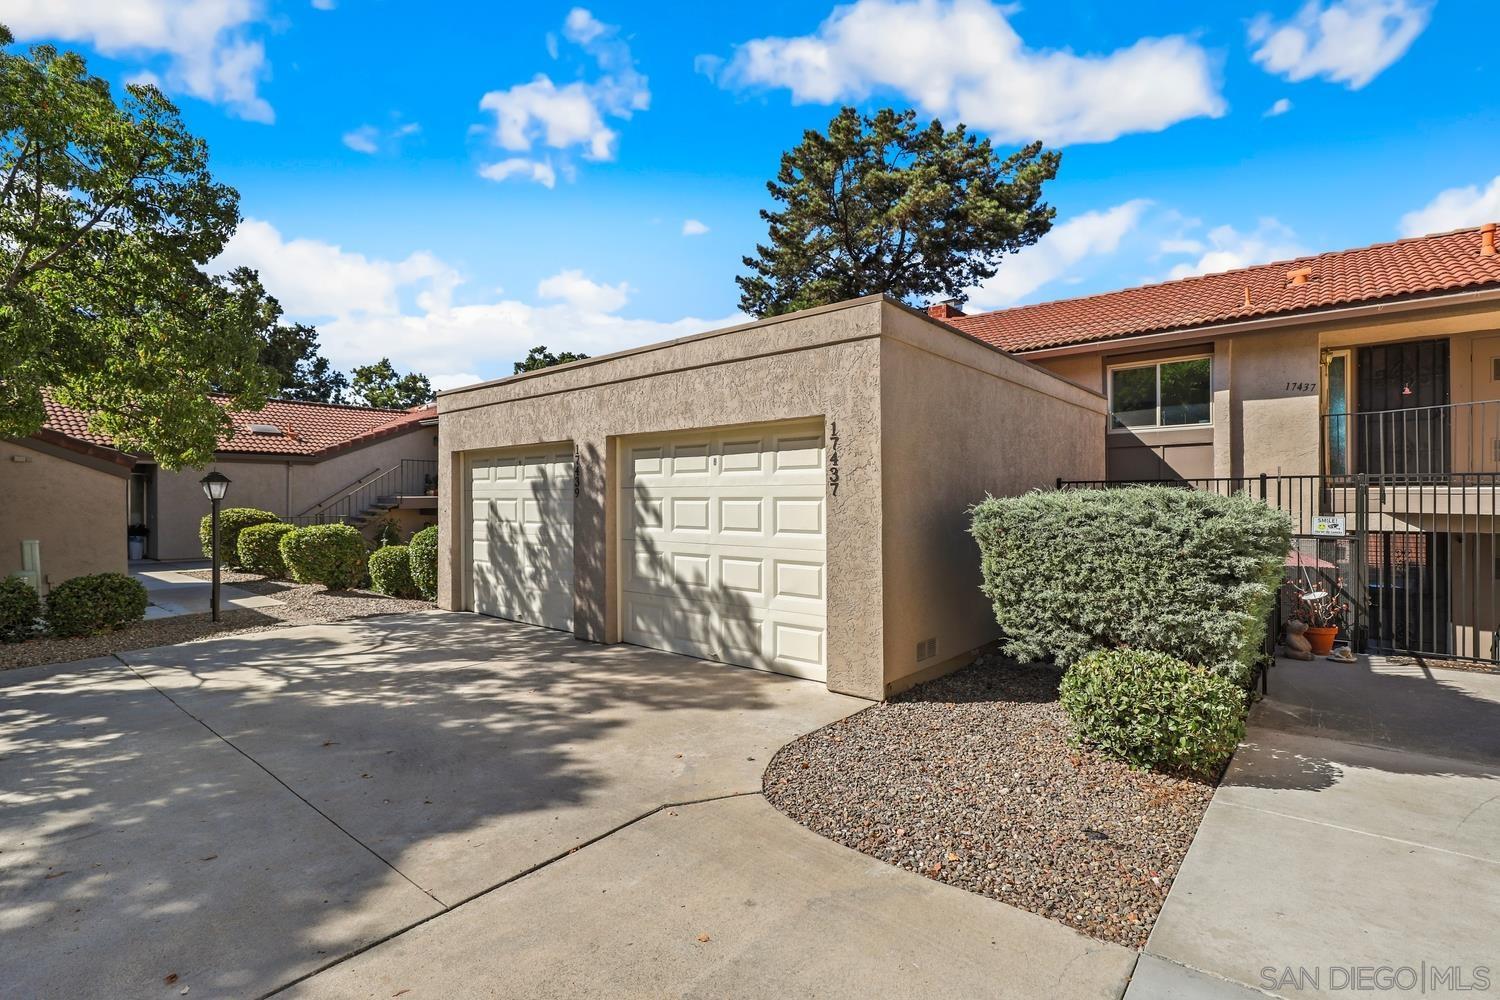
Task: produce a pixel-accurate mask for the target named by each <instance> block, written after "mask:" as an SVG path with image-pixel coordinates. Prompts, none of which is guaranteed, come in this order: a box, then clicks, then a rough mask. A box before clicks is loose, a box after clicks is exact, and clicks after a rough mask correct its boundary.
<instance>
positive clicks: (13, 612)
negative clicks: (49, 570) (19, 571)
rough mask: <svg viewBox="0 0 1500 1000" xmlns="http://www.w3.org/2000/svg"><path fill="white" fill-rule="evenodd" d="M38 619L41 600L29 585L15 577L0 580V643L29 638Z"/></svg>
mask: <svg viewBox="0 0 1500 1000" xmlns="http://www.w3.org/2000/svg"><path fill="white" fill-rule="evenodd" d="M40 617H42V599H41V598H40V597H38V596H37V594H36V591H35V590H33V589H32V587H31V584H29V583H27V582H26V581H25V580H22V579H21V578H20V577H17V576H7V577H5V578H4V579H0V642H20V641H21V640H23V639H29V638H31V632H32V629H33V628H35V626H36V620H37V619H38V618H40Z"/></svg>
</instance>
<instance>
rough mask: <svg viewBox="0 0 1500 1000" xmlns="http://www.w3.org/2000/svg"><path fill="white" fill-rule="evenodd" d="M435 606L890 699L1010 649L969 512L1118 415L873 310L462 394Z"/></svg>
mask: <svg viewBox="0 0 1500 1000" xmlns="http://www.w3.org/2000/svg"><path fill="white" fill-rule="evenodd" d="M438 412H439V445H438V447H439V461H440V469H441V472H442V476H443V480H444V481H445V482H446V483H451V484H456V485H457V488H449V489H444V490H443V491H442V494H443V496H442V500H441V509H440V524H441V526H442V537H443V539H444V543H443V547H442V554H441V569H440V575H439V603H440V604H441V605H442V606H443V607H445V608H452V609H469V610H474V611H478V612H481V613H484V614H492V615H496V616H499V617H502V618H509V619H513V620H517V621H522V622H529V623H532V624H536V625H543V626H546V627H549V628H556V629H563V630H567V631H571V632H574V633H576V634H577V635H578V636H579V637H580V638H584V639H590V640H594V641H603V642H629V643H636V644H639V645H644V646H651V647H654V648H658V649H665V650H671V651H673V652H678V653H684V654H687V655H691V656H696V657H701V658H705V659H713V660H719V661H722V662H725V663H729V664H737V665H742V666H749V667H756V668H760V669H765V670H772V671H776V672H778V673H786V674H792V675H795V676H798V677H806V678H812V679H816V680H821V681H825V682H826V683H827V685H828V687H829V688H831V689H833V690H835V691H841V692H845V693H848V694H854V695H859V696H863V697H866V698H881V697H884V696H885V695H887V694H889V693H891V692H893V691H895V690H898V689H900V688H902V687H905V686H907V685H909V684H911V683H913V682H915V681H917V680H920V679H922V678H924V677H927V676H933V675H936V674H938V673H941V672H943V671H944V670H945V669H950V668H951V667H953V666H955V665H958V664H959V663H961V662H963V661H964V659H965V658H966V657H968V656H970V655H972V653H973V652H974V651H975V650H976V649H978V648H980V647H982V646H983V645H984V644H986V643H987V642H989V641H990V640H992V639H993V638H994V637H995V632H996V630H995V625H994V619H993V615H992V614H991V611H990V609H989V607H988V605H987V603H986V601H985V599H984V597H983V596H982V595H981V594H980V593H979V590H978V583H979V570H978V555H977V551H976V550H975V548H974V545H973V541H972V540H971V539H970V538H969V537H968V535H967V523H968V521H967V515H966V510H967V508H968V506H969V505H970V504H972V503H974V502H976V501H978V500H979V499H982V498H983V496H984V495H985V494H986V493H987V492H989V493H996V494H1001V493H1017V492H1023V491H1025V490H1027V489H1030V488H1033V487H1038V486H1043V485H1047V484H1050V483H1051V482H1052V481H1053V480H1054V478H1055V477H1057V476H1058V475H1063V474H1066V475H1069V476H1079V475H1084V476H1090V475H1102V472H1103V469H1102V464H1103V456H1104V448H1103V443H1102V435H1103V432H1104V412H1105V402H1104V399H1103V398H1102V397H1101V396H1099V395H1098V394H1096V393H1094V392H1090V391H1088V390H1086V389H1083V388H1081V387H1079V386H1077V385H1075V384H1073V383H1071V382H1068V381H1065V380H1063V379H1061V378H1058V377H1057V376H1054V375H1051V374H1049V373H1047V372H1045V371H1043V370H1041V369H1039V368H1036V367H1035V366H1033V365H1030V364H1028V363H1026V362H1024V361H1020V360H1017V359H1016V358H1014V357H1011V356H1010V355H1007V354H1004V353H1003V352H1001V351H999V350H997V349H995V348H993V347H990V346H988V345H985V344H983V343H981V342H979V341H977V340H974V339H971V338H969V337H967V336H965V335H963V334H960V333H958V332H957V331H955V330H954V329H953V328H951V327H949V326H946V325H944V324H942V323H939V322H937V321H935V320H933V319H930V318H928V317H927V316H925V315H922V314H920V313H916V312H913V311H911V310H909V309H906V308H905V307H903V306H901V305H898V304H896V303H893V302H890V301H887V300H885V299H882V298H879V297H872V298H867V299H860V300H856V301H854V302H849V303H843V304H840V305H836V306H829V307H825V308H821V309H815V310H809V311H806V312H801V313H795V314H791V315H787V316H781V317H776V318H774V319H769V320H763V321H761V322H758V323H753V324H749V325H746V326H740V327H734V328H731V329H727V330H719V331H714V332H711V333H706V334H701V335H698V336H695V337H688V338H683V339H681V340H675V341H669V342H666V343H661V344H654V345H651V346H648V347H643V348H639V349H637V350H632V351H626V352H622V353H619V354H614V355H610V356H607V357H600V358H593V359H589V360H587V361H581V362H575V363H573V364H569V365H563V366H558V367H556V368H550V369H544V370H542V371H537V372H530V373H526V374H523V375H518V376H515V377H512V378H507V379H501V380H498V381H495V382H489V383H482V384H480V385H475V386H469V387H465V388H463V389H459V390H454V391H451V392H448V393H444V394H443V395H441V396H440V397H439V400H438Z"/></svg>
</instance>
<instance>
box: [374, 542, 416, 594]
mask: <svg viewBox="0 0 1500 1000" xmlns="http://www.w3.org/2000/svg"><path fill="white" fill-rule="evenodd" d="M370 586H371V587H372V588H373V589H374V590H375V592H376V593H378V594H385V595H386V596H387V597H415V596H417V587H416V584H414V583H412V580H411V556H410V554H409V553H408V552H407V551H406V546H405V545H387V546H385V547H384V548H380V549H376V550H375V551H374V552H371V553H370Z"/></svg>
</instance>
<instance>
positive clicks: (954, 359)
mask: <svg viewBox="0 0 1500 1000" xmlns="http://www.w3.org/2000/svg"><path fill="white" fill-rule="evenodd" d="M885 333H886V336H885V338H884V339H883V340H882V341H881V386H880V390H881V420H880V424H881V428H882V434H881V442H882V443H881V455H880V457H881V466H880V468H881V479H882V482H883V486H882V489H881V495H882V497H883V516H884V524H883V531H882V536H883V547H884V554H883V556H882V570H883V575H884V580H885V582H884V586H883V588H882V589H883V592H884V600H885V611H884V633H885V635H884V638H885V682H886V692H887V693H892V692H894V691H897V690H899V689H901V688H903V687H906V686H908V685H909V684H911V683H912V682H914V681H916V680H919V679H922V678H925V677H927V676H931V675H934V674H936V673H941V672H943V671H945V670H947V669H951V668H953V667H955V666H960V665H962V664H963V663H967V662H968V661H969V660H970V659H971V658H972V654H973V652H974V651H975V650H976V649H978V648H979V647H981V646H983V645H985V644H986V643H988V642H990V641H992V640H994V639H996V638H998V635H999V633H998V629H997V628H996V626H995V616H994V612H993V610H992V609H991V607H990V604H989V601H988V600H987V599H986V598H985V597H984V595H983V594H981V593H980V591H979V584H980V573H979V550H978V548H977V547H976V546H975V544H974V539H973V538H972V537H971V536H970V535H969V532H968V529H969V516H968V508H969V507H970V506H972V505H973V504H975V503H977V502H979V501H980V500H982V499H984V497H985V495H986V494H993V495H995V496H1015V495H1019V494H1021V493H1025V492H1027V491H1028V490H1033V489H1039V488H1041V489H1051V488H1052V487H1053V483H1054V481H1055V480H1056V479H1057V478H1058V477H1059V476H1062V477H1065V478H1079V479H1098V478H1101V477H1102V476H1103V475H1104V440H1103V439H1104V416H1105V403H1104V399H1103V397H1102V396H1100V395H1099V394H1098V393H1096V392H1089V391H1086V390H1084V389H1081V388H1079V387H1078V386H1076V385H1074V384H1072V383H1070V382H1064V381H1061V380H1060V379H1058V378H1056V377H1053V376H1052V375H1051V374H1050V373H1049V372H1046V371H1044V370H1042V369H1039V368H1037V367H1035V366H1033V365H1030V364H1028V363H1026V362H1023V361H1020V360H1017V359H1016V358H1013V357H1010V356H1008V355H1004V354H1000V353H998V352H996V351H994V350H991V349H989V348H987V347H985V346H983V345H981V344H977V343H974V342H972V341H969V340H965V339H961V338H958V337H940V336H934V334H933V331H932V330H931V329H930V326H929V324H928V323H927V322H926V321H925V320H924V319H922V318H920V317H917V316H913V315H912V314H910V313H908V312H906V311H905V310H902V309H900V308H898V307H896V306H894V305H887V307H886V324H885ZM840 433H841V434H844V433H846V432H844V431H843V429H842V425H841V429H840ZM833 586H835V587H836V586H838V581H837V579H835V580H834V583H833ZM927 638H936V639H937V640H938V642H937V645H938V651H937V654H936V656H935V657H933V658H931V659H929V660H924V661H920V662H919V661H918V660H917V643H919V642H921V641H922V640H924V639H927Z"/></svg>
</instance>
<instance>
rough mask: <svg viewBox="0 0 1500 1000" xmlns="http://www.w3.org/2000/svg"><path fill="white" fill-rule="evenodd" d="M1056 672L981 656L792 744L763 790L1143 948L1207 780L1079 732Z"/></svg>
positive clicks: (897, 857) (895, 857)
mask: <svg viewBox="0 0 1500 1000" xmlns="http://www.w3.org/2000/svg"><path fill="white" fill-rule="evenodd" d="M1060 676H1061V673H1060V671H1058V670H1057V669H1055V668H1052V667H1047V666H1041V665H1013V664H1010V663H1008V662H1006V661H1003V660H1001V659H999V658H994V657H986V658H982V659H981V660H979V661H978V662H976V663H975V664H973V665H971V666H969V667H967V668H965V669H963V670H961V671H959V672H957V673H954V674H950V675H948V676H946V677H942V678H939V679H938V680H935V681H931V682H929V683H927V684H923V685H920V686H918V687H916V688H913V689H912V690H910V691H908V692H906V693H904V694H902V695H899V696H897V697H896V698H894V699H892V700H891V701H890V702H889V703H886V704H882V705H875V706H872V707H871V708H868V709H866V710H865V711H863V712H861V713H859V714H858V715H855V716H852V717H850V718H848V719H844V720H842V721H840V722H836V723H834V724H833V725H831V726H827V727H825V728H823V729H819V730H817V731H816V732H812V733H809V734H807V735H806V736H803V737H801V738H799V739H798V740H796V741H795V742H793V743H791V744H789V745H788V746H786V747H785V748H783V749H782V750H781V751H780V752H779V753H777V755H776V756H775V758H774V759H773V760H772V761H771V764H770V766H769V767H768V768H767V769H766V774H765V781H764V787H765V793H766V797H767V798H768V799H769V800H770V801H771V803H772V804H773V805H775V806H776V807H777V808H778V809H780V810H781V811H782V812H784V813H786V814H787V815H788V816H790V817H791V818H792V819H794V820H796V821H797V822H798V823H801V824H802V825H803V826H805V827H807V828H808V829H810V830H812V831H814V832H816V833H819V834H822V835H823V836H825V837H828V838H830V839H832V840H836V841H838V842H839V843H841V844H844V845H845V846H847V847H852V848H854V849H855V850H857V851H861V852H863V853H865V854H868V855H870V856H872V857H875V858H879V859H880V860H882V861H885V862H887V863H889V864H893V865H896V866H898V867H900V868H905V869H908V870H909V871H914V872H917V873H919V874H922V875H926V876H927V877H929V878H933V879H937V880H939V881H942V882H947V883H949V884H950V885H954V886H958V887H959V888H962V889H968V890H969V891H971V892H977V893H981V894H983V895H986V896H991V897H994V898H995V899H998V900H1001V901H1003V902H1006V903H1009V904H1011V905H1012V906H1017V907H1020V908H1021V909H1025V910H1030V911H1032V912H1033V913H1039V914H1041V915H1042V916H1044V917H1049V918H1051V919H1053V920H1057V921H1060V922H1062V923H1064V924H1067V925H1068V926H1070V927H1074V928H1076V929H1078V930H1080V931H1082V932H1083V933H1085V934H1089V935H1091V936H1093V937H1096V938H1100V939H1103V940H1105V941H1113V942H1116V943H1118V944H1122V945H1126V946H1128V947H1132V948H1140V947H1142V946H1144V945H1145V943H1146V937H1147V935H1148V934H1149V933H1150V931H1151V925H1152V924H1153V923H1154V922H1155V920H1156V915H1157V913H1158V912H1159V911H1160V910H1161V906H1162V903H1163V901H1164V900H1165V899H1166V896H1167V890H1168V889H1169V888H1171V884H1172V879H1173V878H1174V877H1176V875H1177V870H1178V867H1179V866H1180V865H1181V863H1182V859H1183V857H1184V855H1186V854H1187V849H1188V846H1189V845H1190V844H1191V843H1192V840H1193V835H1194V833H1196V832H1197V829H1198V823H1199V821H1200V820H1201V819H1202V817H1203V812H1204V810H1205V809H1207V808H1208V803H1209V799H1210V798H1212V796H1213V785H1212V784H1210V783H1206V782H1202V781H1195V780H1191V779H1183V778H1173V777H1167V776H1165V775H1161V774H1156V773H1152V772H1143V771H1136V770H1133V769H1131V768H1130V767H1129V766H1128V765H1126V764H1122V763H1120V762H1118V761H1115V760H1113V759H1111V758H1108V757H1105V756H1103V755H1101V754H1097V753H1093V752H1090V751H1081V750H1078V749H1076V748H1075V747H1073V746H1072V745H1071V744H1070V743H1069V742H1068V735H1069V726H1068V720H1067V717H1066V716H1065V715H1064V714H1063V711H1062V709H1061V707H1060V706H1059V705H1058V703H1057V685H1058V681H1059V679H1060Z"/></svg>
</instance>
